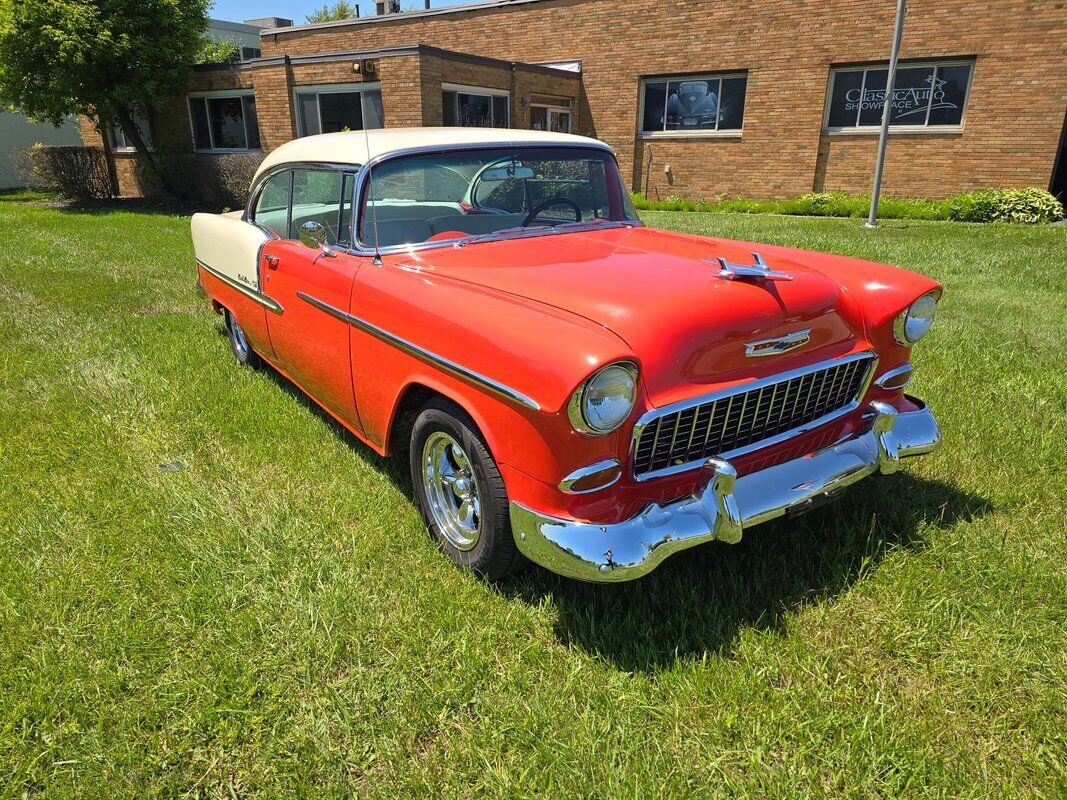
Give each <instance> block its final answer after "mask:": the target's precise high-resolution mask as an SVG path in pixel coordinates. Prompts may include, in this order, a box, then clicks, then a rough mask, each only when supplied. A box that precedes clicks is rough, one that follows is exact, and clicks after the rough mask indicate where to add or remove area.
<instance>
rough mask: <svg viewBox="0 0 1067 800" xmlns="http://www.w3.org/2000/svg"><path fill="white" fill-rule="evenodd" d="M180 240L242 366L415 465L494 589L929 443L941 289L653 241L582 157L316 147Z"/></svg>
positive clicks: (535, 139) (653, 558)
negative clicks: (923, 363)
mask: <svg viewBox="0 0 1067 800" xmlns="http://www.w3.org/2000/svg"><path fill="white" fill-rule="evenodd" d="M192 235H193V242H194V245H195V250H196V261H197V266H198V271H199V279H200V284H201V286H202V287H203V289H204V291H205V293H206V295H207V296H208V298H210V301H211V303H212V305H213V306H214V308H215V310H216V311H218V313H220V314H222V315H224V317H225V320H226V325H227V328H228V331H229V338H230V344H231V346H232V348H233V352H234V355H235V356H236V357H237V360H238V362H240V363H241V364H245V365H249V366H257V365H259V364H261V363H262V362H266V363H268V364H270V365H271V366H272V367H274V368H275V369H276V370H278V371H279V372H281V373H282V374H283V375H285V376H286V377H288V378H289V379H290V380H292V381H293V382H294V383H296V384H297V385H298V386H300V387H301V388H302V389H303V390H304V391H305V392H307V393H308V394H309V395H310V396H311V397H312V398H314V399H315V401H316V402H318V403H319V404H320V405H321V406H322V407H323V408H325V409H326V410H327V411H328V412H329V413H330V414H331V415H333V416H334V417H336V418H337V420H338V421H339V422H340V423H341V424H342V425H344V426H345V427H346V428H348V429H349V430H351V431H352V432H353V433H354V434H355V435H356V436H357V437H359V438H360V439H361V440H363V441H364V442H366V443H367V444H368V445H369V446H370V447H371V448H373V449H374V450H375V451H377V452H378V453H381V454H390V453H401V452H403V453H407V454H408V456H407V457H408V459H409V462H410V467H411V477H412V482H413V485H414V489H415V493H416V495H417V497H418V503H419V506H420V508H421V510H422V515H423V517H424V519H425V521H426V524H427V526H428V527H429V530H430V532H431V534H432V536H433V538H434V539H435V540H436V541H437V543H438V544H439V545H440V547H441V548H442V549H443V550H444V552H445V553H447V554H448V555H449V556H450V557H451V558H452V559H453V560H454V561H455V562H456V563H457V564H459V565H460V566H462V567H463V568H466V569H469V570H472V571H474V572H475V573H477V574H479V575H482V576H485V577H487V578H490V579H497V578H500V577H502V576H504V575H506V574H508V573H509V572H511V571H513V570H514V569H516V568H517V567H518V566H519V565H520V564H522V563H523V562H524V561H525V558H529V559H530V560H532V561H535V562H537V563H539V564H541V565H543V566H545V567H547V568H548V569H551V570H554V571H556V572H558V573H561V574H563V575H567V576H571V577H573V578H579V579H582V580H589V581H623V580H628V579H631V578H635V577H638V576H641V575H644V574H646V573H647V572H649V571H650V570H652V569H653V568H655V567H656V566H657V565H658V564H660V563H661V562H662V561H663V559H664V558H666V557H667V556H669V555H672V554H674V553H677V552H678V551H680V550H683V549H686V548H689V547H693V546H694V545H698V544H701V543H703V542H709V541H712V540H719V541H723V542H737V541H739V540H740V539H741V536H742V533H743V532H744V531H746V530H747V529H749V528H751V527H752V526H754V525H757V524H759V523H761V522H765V521H767V520H770V519H774V518H776V517H781V516H784V515H789V514H794V513H798V512H801V511H804V510H806V509H808V508H810V507H812V506H813V505H815V504H817V503H819V502H821V501H822V500H824V499H826V498H829V497H833V496H835V495H836V494H838V493H839V492H840V490H842V489H843V488H844V487H846V486H848V485H850V484H852V483H855V482H856V481H858V480H860V479H861V478H864V477H866V476H868V475H872V474H875V473H883V474H885V473H891V472H894V471H895V470H896V469H897V468H898V466H899V464H900V460H901V459H902V458H904V457H906V456H914V455H919V454H922V453H928V452H930V451H931V450H933V449H935V448H936V447H937V446H938V444H939V443H940V432H939V431H938V427H937V424H936V422H935V421H934V418H933V416H932V414H931V413H930V411H929V410H928V408H927V407H926V405H925V404H924V403H922V402H921V401H919V400H916V399H915V398H913V397H909V396H908V395H906V394H905V393H904V391H903V390H904V388H905V387H906V386H907V384H908V381H909V378H910V376H911V366H910V365H909V355H910V352H911V347H912V345H913V344H915V343H916V342H917V341H918V340H919V339H920V338H922V336H923V335H924V334H925V333H926V332H927V331H928V330H929V329H930V325H931V323H932V321H933V318H934V312H935V309H936V306H937V301H938V299H939V297H940V295H941V288H940V286H939V285H938V284H937V283H936V282H935V281H932V280H930V279H928V278H925V277H923V276H921V275H917V274H914V273H912V272H907V271H904V270H902V269H897V268H895V267H890V266H884V265H881V264H873V263H869V262H865V261H859V260H857V259H853V258H844V257H841V256H835V255H827V254H823V253H813V252H806V251H801V250H794V249H790V248H786V247H774V246H769V245H756V244H751V243H745V242H734V241H727V240H724V239H717V238H711V237H702V236H688V235H683V234H678V233H668V232H665V231H658V230H651V229H649V228H647V227H645V226H644V225H642V223H641V222H640V221H639V220H638V218H637V214H636V213H635V212H634V209H633V206H632V204H631V202H630V198H629V195H628V194H627V192H626V191H625V189H624V185H623V181H622V179H621V177H620V175H619V170H618V166H617V164H616V162H615V158H614V156H613V154H612V151H611V150H610V148H608V147H607V146H606V145H605V144H603V143H601V142H598V141H596V140H593V139H587V138H582V137H578V136H569V135H562V134H552V133H541V132H534V131H518V130H481V129H472V128H441V129H425V128H424V129H409V130H402V129H387V130H376V131H370V132H353V133H335V134H326V135H322V136H309V137H306V138H303V139H297V140H295V141H292V142H289V143H288V144H285V145H283V146H281V147H279V148H278V149H276V150H274V151H273V152H272V153H271V154H270V155H268V156H267V158H266V159H265V160H264V161H263V164H262V166H261V167H260V168H259V171H258V173H257V175H256V177H255V180H254V183H253V185H252V192H251V198H250V200H249V203H248V207H247V208H246V209H244V210H243V211H237V212H233V213H228V214H221V215H214V214H197V215H195V216H194V217H193V220H192Z"/></svg>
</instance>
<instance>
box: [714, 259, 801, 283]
mask: <svg viewBox="0 0 1067 800" xmlns="http://www.w3.org/2000/svg"><path fill="white" fill-rule="evenodd" d="M752 258H753V260H754V261H755V263H754V264H753V265H752V266H745V265H744V264H731V263H730V262H729V261H727V260H726V259H725V258H721V257H720V258H719V267H720V269H719V277H720V278H725V279H726V280H728V281H737V280H744V279H745V278H754V279H755V280H757V281H791V280H793V276H792V275H789V274H787V273H785V272H775V271H774V270H772V269H771V268H770V267H768V266H767V262H766V261H764V260H763V256H761V255H760V254H759V253H753V254H752ZM705 261H707V262H708V263H711V260H710V259H705Z"/></svg>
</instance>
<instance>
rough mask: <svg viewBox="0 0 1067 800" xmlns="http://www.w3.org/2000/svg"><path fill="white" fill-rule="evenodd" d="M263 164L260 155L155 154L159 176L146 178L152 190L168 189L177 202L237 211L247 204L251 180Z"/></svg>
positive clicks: (154, 175)
mask: <svg viewBox="0 0 1067 800" xmlns="http://www.w3.org/2000/svg"><path fill="white" fill-rule="evenodd" d="M262 161H263V156H262V155H261V154H260V153H227V154H226V155H217V156H207V155H197V154H194V153H166V152H157V154H156V171H157V172H158V173H159V174H153V175H150V176H148V177H149V180H150V181H151V183H152V184H153V185H154V186H157V187H164V186H165V187H167V188H168V189H169V190H170V192H171V193H173V194H175V195H177V197H178V199H181V200H197V201H201V200H203V201H207V202H209V203H214V204H218V205H220V206H226V207H229V208H240V207H242V206H244V205H245V203H247V202H248V190H249V188H250V185H251V183H252V176H253V175H255V173H256V169H257V168H258V167H259V165H260V162H262Z"/></svg>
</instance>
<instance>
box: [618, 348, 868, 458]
mask: <svg viewBox="0 0 1067 800" xmlns="http://www.w3.org/2000/svg"><path fill="white" fill-rule="evenodd" d="M871 360H872V356H870V355H866V354H865V355H863V356H860V357H857V358H852V359H850V360H848V361H842V362H839V363H836V364H834V365H832V366H829V367H826V366H815V367H813V368H811V369H810V370H798V371H796V372H791V373H787V374H785V375H783V376H781V378H780V379H779V380H774V379H771V380H770V381H761V382H760V385H759V386H758V387H754V388H752V389H747V390H746V389H744V388H743V387H742V388H739V389H737V390H736V391H733V392H729V393H724V394H717V395H715V396H714V397H713V398H708V399H707V400H706V401H705V402H702V403H699V404H695V405H691V406H688V407H686V408H681V409H679V410H676V411H668V412H666V413H664V414H662V415H661V416H658V417H656V418H655V419H653V420H651V421H650V422H648V423H647V424H645V425H644V427H642V428H641V429H640V431H639V432H638V433H637V440H636V441H635V442H634V475H635V476H637V477H638V478H641V477H651V476H652V475H653V474H654V473H659V472H660V471H662V470H667V469H670V468H672V467H681V466H682V465H688V464H691V463H694V462H700V461H702V460H703V459H706V458H710V457H711V456H716V455H722V454H725V453H731V452H734V451H737V450H741V449H755V448H757V447H759V445H760V443H761V442H765V441H766V440H768V439H771V438H772V437H775V436H779V435H780V434H786V433H789V432H790V431H793V430H794V429H796V428H800V427H801V426H804V425H807V424H808V423H810V422H812V421H814V420H817V419H820V418H821V417H825V416H827V415H829V414H833V413H834V412H835V411H840V410H842V409H845V408H847V407H848V406H850V405H851V404H852V403H853V401H855V400H856V399H857V395H858V394H859V392H860V389H861V388H862V387H863V383H864V379H865V378H866V375H867V372H868V369H869V367H870V364H871Z"/></svg>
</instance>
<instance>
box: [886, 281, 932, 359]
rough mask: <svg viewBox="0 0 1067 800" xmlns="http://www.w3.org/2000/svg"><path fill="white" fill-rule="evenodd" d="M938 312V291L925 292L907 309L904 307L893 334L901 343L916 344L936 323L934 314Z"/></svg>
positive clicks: (894, 325)
mask: <svg viewBox="0 0 1067 800" xmlns="http://www.w3.org/2000/svg"><path fill="white" fill-rule="evenodd" d="M936 312H937V293H936V292H930V293H929V294H924V295H923V296H922V297H920V298H919V299H918V300H916V301H915V302H914V303H912V304H911V305H910V306H908V307H907V308H906V309H904V310H903V311H902V312H901V313H900V315H899V316H898V317H897V319H896V322H894V323H893V335H894V336H895V337H896V340H897V342H898V343H899V344H902V345H904V346H907V345H912V344H915V343H916V342H917V341H919V340H920V339H921V338H923V337H924V336H925V335H926V333H927V331H929V330H930V326H931V325H933V324H934V314H935V313H936Z"/></svg>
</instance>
